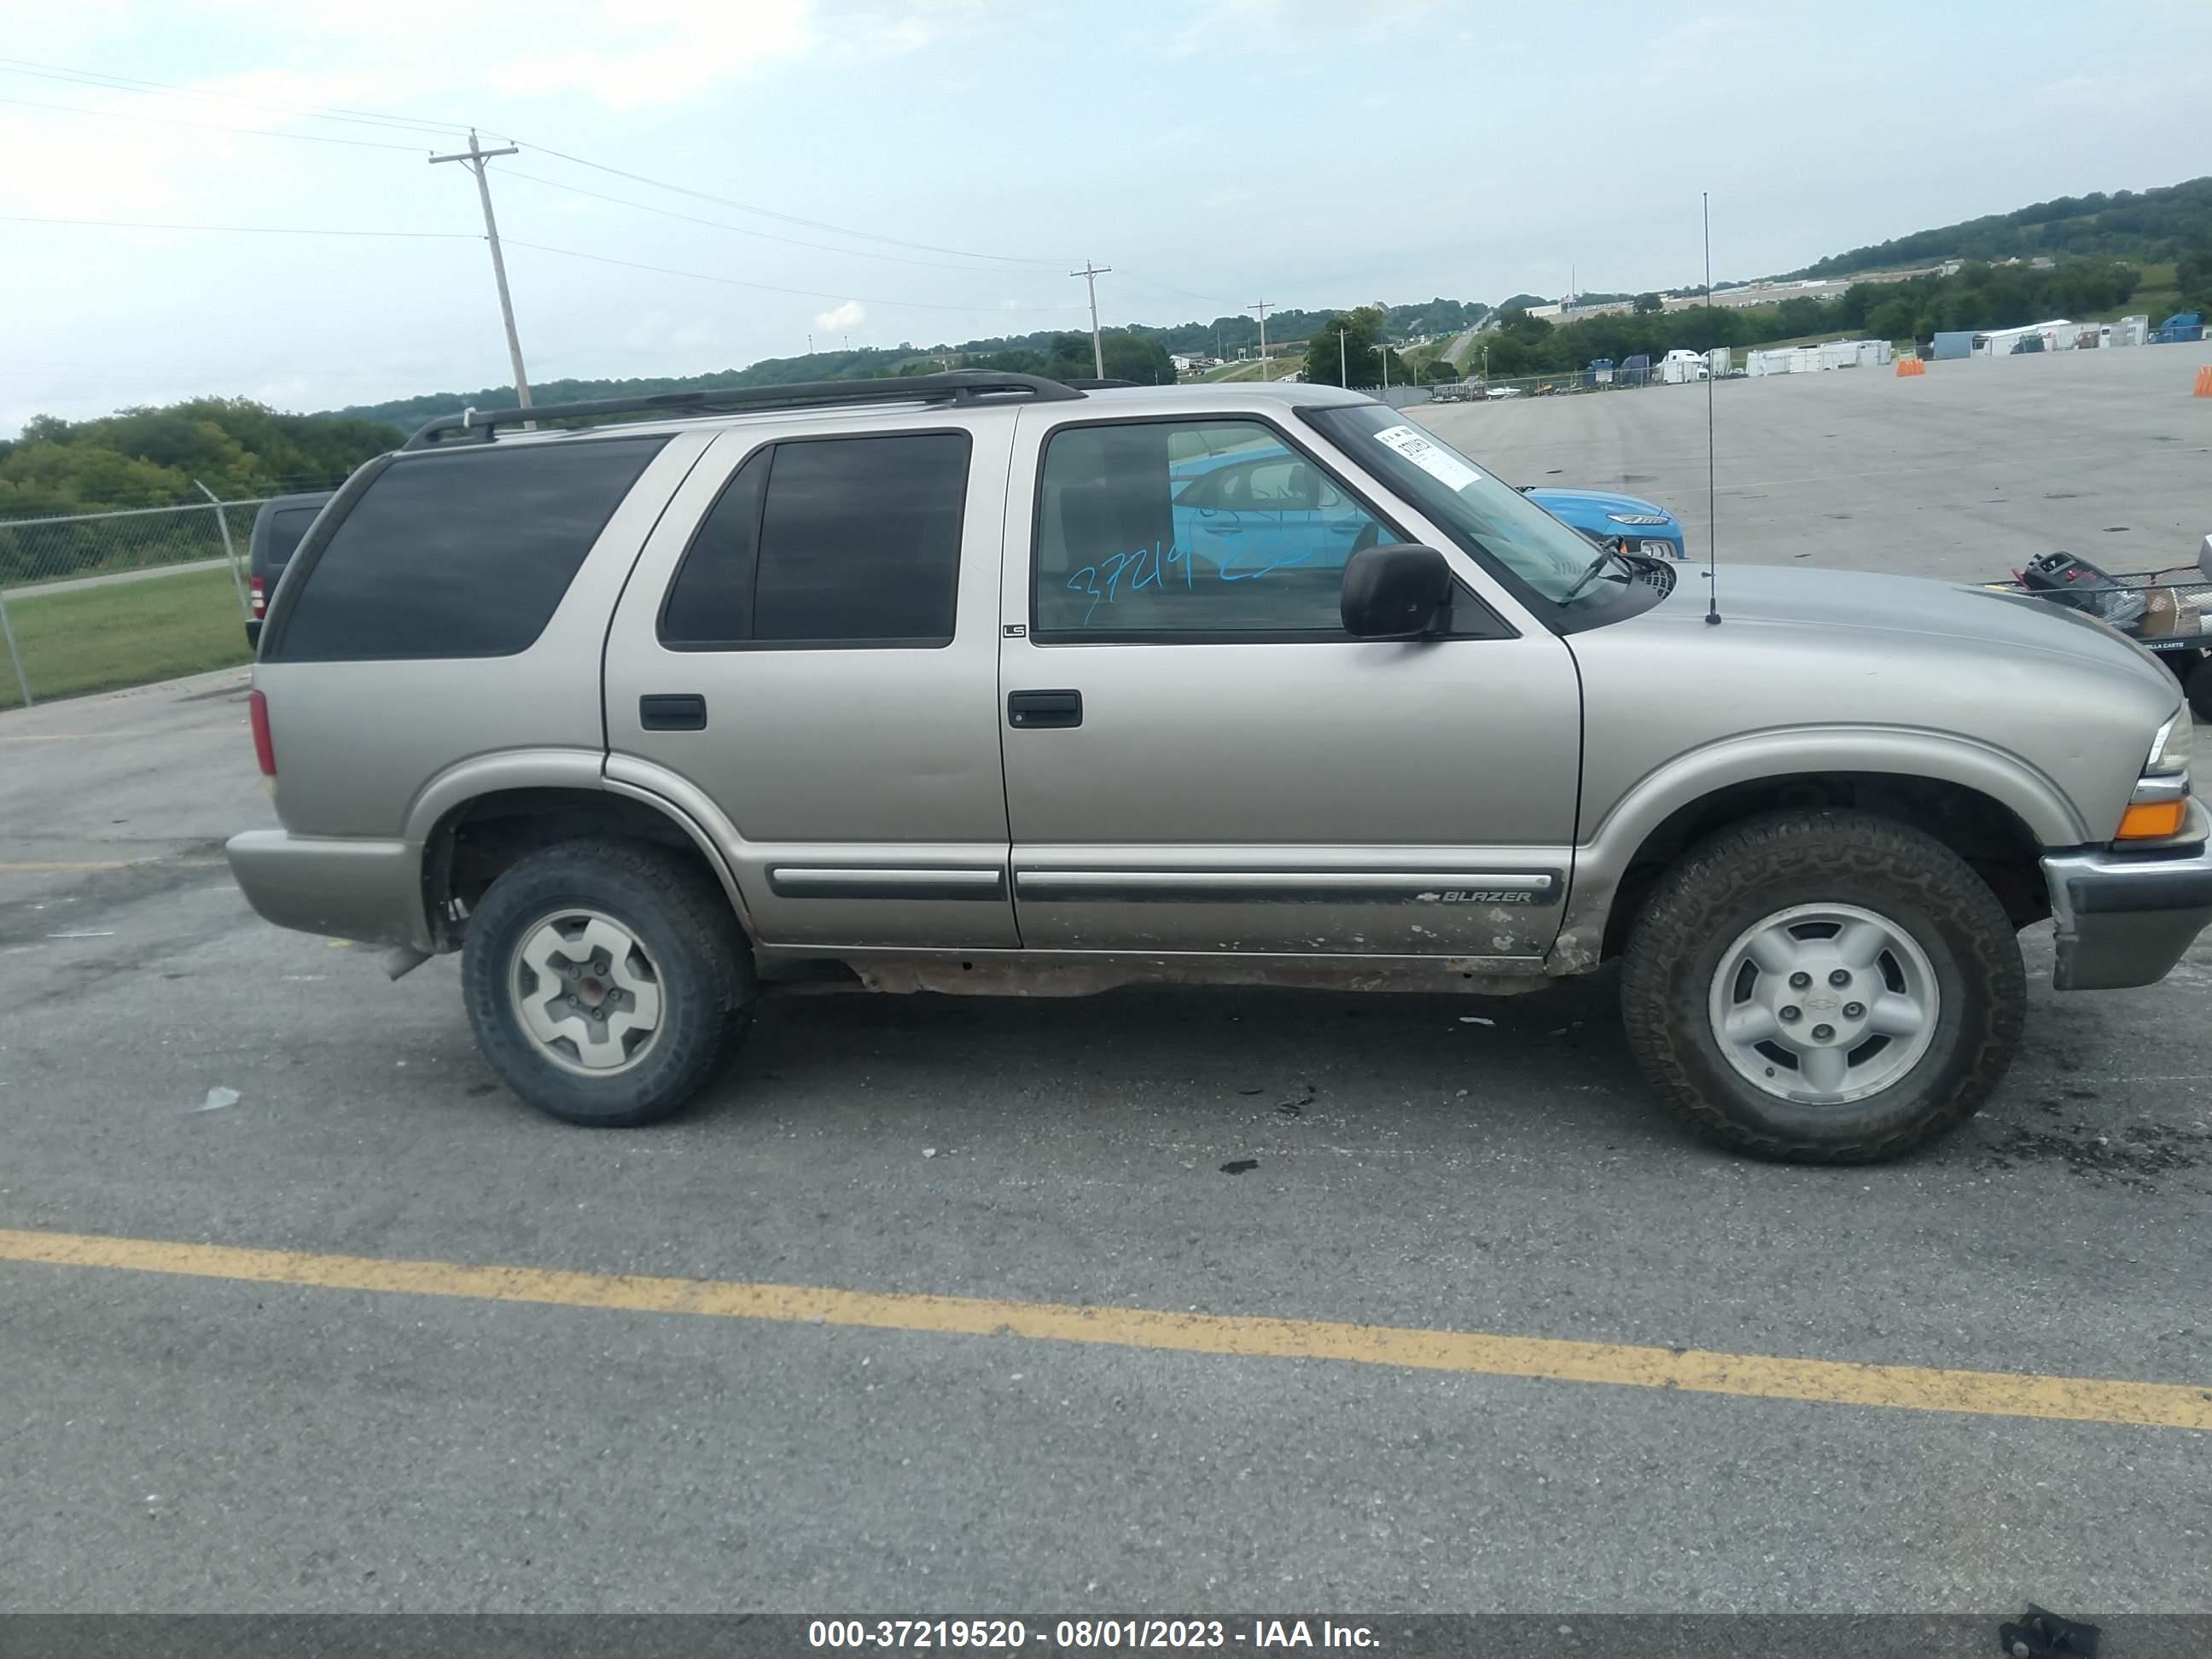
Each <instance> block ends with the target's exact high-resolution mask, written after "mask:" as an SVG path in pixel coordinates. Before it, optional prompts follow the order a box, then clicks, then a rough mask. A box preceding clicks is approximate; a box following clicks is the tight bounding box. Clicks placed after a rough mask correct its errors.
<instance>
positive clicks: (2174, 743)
mask: <svg viewBox="0 0 2212 1659" xmlns="http://www.w3.org/2000/svg"><path fill="white" fill-rule="evenodd" d="M2195 730H2196V726H2195V723H2194V722H2193V721H2191V720H2190V718H2189V705H2188V704H2186V703H2184V704H2183V705H2182V706H2181V707H2180V708H2178V709H2176V710H2175V711H2174V714H2173V718H2172V720H2168V721H2166V724H2165V725H2163V726H2160V727H2159V728H2158V736H2157V737H2156V738H2154V739H2153V740H2152V743H2151V745H2150V759H2149V761H2148V763H2145V765H2144V767H2143V775H2144V776H2145V777H2171V776H2172V775H2175V774H2177V773H2179V774H2183V775H2186V774H2187V772H2188V770H2189V744H2190V734H2191V732H2194V731H2195Z"/></svg>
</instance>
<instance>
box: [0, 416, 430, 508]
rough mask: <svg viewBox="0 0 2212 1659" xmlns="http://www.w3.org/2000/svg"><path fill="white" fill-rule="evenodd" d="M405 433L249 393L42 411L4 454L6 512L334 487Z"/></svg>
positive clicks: (1, 477)
mask: <svg viewBox="0 0 2212 1659" xmlns="http://www.w3.org/2000/svg"><path fill="white" fill-rule="evenodd" d="M403 439H404V434H403V433H401V432H400V431H399V430H398V428H394V427H391V426H386V425H384V424H382V423H381V422H373V421H362V420H356V419H352V418H350V417H347V416H321V415H318V416H307V415H280V414H278V413H277V412H276V410H271V409H267V408H264V407H263V406H262V405H261V404H256V403H252V402H249V401H248V400H246V399H245V398H193V399H191V401H190V402H187V403H181V404H171V405H170V406H168V407H167V408H165V409H126V410H121V411H119V412H118V413H117V414H114V415H111V416H106V417H105V418H103V419H100V420H94V421H76V422H71V421H62V420H57V419H56V418H54V417H53V416H46V415H41V416H33V418H32V419H31V420H30V421H28V422H25V424H24V427H23V435H22V436H21V439H20V440H19V441H16V442H15V444H14V445H13V446H12V447H11V448H10V449H9V451H8V452H7V453H6V454H5V456H4V458H0V509H4V510H6V511H8V512H11V513H17V514H23V513H75V512H90V511H96V510H98V509H100V508H103V507H160V506H165V505H167V504H169V503H171V502H179V501H197V500H199V499H200V496H199V493H198V491H197V490H196V489H194V488H193V481H194V480H195V479H197V480H199V481H201V482H203V483H205V484H206V485H207V486H208V488H209V489H212V490H214V491H216V493H217V494H218V495H224V496H227V497H229V498H232V499H239V498H243V497H250V496H254V495H275V494H278V493H281V492H283V491H284V490H288V489H323V488H328V487H330V486H331V485H333V484H335V483H337V482H338V481H340V480H341V479H343V477H345V475H346V474H347V473H349V472H350V471H353V469H354V468H355V467H356V466H358V465H361V463H362V462H363V461H365V460H367V459H368V458H369V457H370V456H372V455H375V454H378V453H381V452H383V451H385V450H387V449H393V448H397V447H398V445H399V444H400V442H401V441H403Z"/></svg>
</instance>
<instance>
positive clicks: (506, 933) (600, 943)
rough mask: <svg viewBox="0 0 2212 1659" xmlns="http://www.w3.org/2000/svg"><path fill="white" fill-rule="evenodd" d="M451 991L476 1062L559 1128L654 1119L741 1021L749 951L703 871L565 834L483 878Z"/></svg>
mask: <svg viewBox="0 0 2212 1659" xmlns="http://www.w3.org/2000/svg"><path fill="white" fill-rule="evenodd" d="M461 985H462V990H463V994H464V995H465V998H466V1000H467V1002H468V1010H469V1019H470V1023H471V1024H472V1025H474V1026H475V1028H476V1034H477V1044H478V1046H479V1047H480V1048H483V1054H484V1058H485V1059H486V1060H489V1061H490V1062H491V1064H492V1067H493V1069H494V1070H495V1071H497V1072H498V1073H499V1074H500V1076H501V1078H502V1079H505V1080H506V1083H507V1087H509V1088H510V1089H512V1090H513V1091H514V1092H515V1093H516V1094H518V1095H520V1096H521V1097H523V1098H524V1099H525V1100H526V1101H528V1102H529V1103H531V1104H532V1105H533V1106H535V1107H537V1108H538V1109H539V1110H541V1111H543V1112H545V1113H547V1114H549V1115H551V1116H554V1117H557V1118H560V1119H561V1120H562V1121H565V1122H568V1123H579V1124H585V1125H588V1126H590V1127H604V1128H617V1127H631V1126H633V1125H636V1124H642V1123H651V1122H653V1121H657V1120H659V1119H660V1118H664V1117H666V1116H668V1115H671V1113H673V1112H675V1111H677V1110H678V1109H680V1108H682V1107H683V1106H684V1103H686V1102H687V1101H689V1100H690V1098H691V1097H693V1096H694V1095H695V1094H696V1093H697V1092H698V1091H699V1090H700V1089H701V1088H702V1086H703V1085H705V1084H706V1083H707V1081H708V1079H710V1078H712V1077H713V1076H714V1073H715V1071H716V1070H717V1069H718V1068H719V1067H720V1065H721V1063H722V1061H723V1060H725V1059H726V1057H727V1055H728V1054H729V1053H730V1051H731V1048H732V1045H733V1044H734V1042H735V1041H736V1039H737V1037H738V1036H739V1035H740V1034H741V1033H742V1031H743V1030H744V1014H745V1012H746V1011H747V1010H748V1009H749V1008H750V1005H751V1002H752V1000H753V997H754V994H755V991H756V983H755V980H754V975H753V969H752V958H751V954H750V951H748V950H747V949H746V947H745V943H744V938H743V936H742V934H741V933H739V931H738V927H737V923H736V920H735V918H734V917H732V915H731V913H730V907H729V903H728V901H727V900H726V899H725V898H724V896H723V895H722V891H721V889H720V887H719V886H717V885H716V884H715V883H714V880H713V879H712V878H710V877H708V875H707V873H706V872H704V871H702V870H700V869H698V868H697V867H696V866H694V865H692V864H690V863H689V862H687V861H686V860H683V859H680V858H678V857H677V856H676V855H675V854H671V853H670V852H669V851H667V850H666V849H665V848H659V847H654V846H651V845H648V844H647V843H645V842H629V841H615V840H590V841H574V842H563V843H562V844H560V845H558V846H555V847H549V848H545V849H544V850H543V851H541V852H538V853H533V854H531V855H530V856H529V857H527V858H526V859H523V860H521V861H520V862H519V863H518V864H516V865H514V866H513V867H512V868H511V869H509V870H507V872H505V873H504V874H502V875H501V877H500V878H499V879H498V880H497V881H495V882H494V883H493V884H491V889H490V890H489V892H487V893H486V894H485V895H484V897H483V903H482V904H481V905H479V906H478V907H477V912H476V915H474V916H473V917H472V918H471V921H470V923H469V936H468V941H467V944H466V945H465V947H464V949H463V952H462V957H461Z"/></svg>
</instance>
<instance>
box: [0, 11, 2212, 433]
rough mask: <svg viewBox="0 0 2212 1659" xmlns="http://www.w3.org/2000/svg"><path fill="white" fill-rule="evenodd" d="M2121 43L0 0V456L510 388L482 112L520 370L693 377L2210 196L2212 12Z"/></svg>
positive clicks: (1691, 278)
mask: <svg viewBox="0 0 2212 1659" xmlns="http://www.w3.org/2000/svg"><path fill="white" fill-rule="evenodd" d="M2125 15H2126V18H2127V23H2126V26H2125V27H2121V26H2120V25H2118V23H2117V22H2115V21H2105V20H2103V19H2101V18H2100V15H2099V14H2097V13H2096V11H2095V10H2094V9H2087V10H2085V9H2082V8H2081V7H2079V6H2078V5H2063V6H2061V5H2042V4H2036V3H2027V0H1948V3H1946V4H1943V5H1941V6H1930V5H1927V4H1925V3H1910V4H1896V5H1891V4H1884V3H1856V4H1852V5H1850V6H1847V7H1846V6H1836V5H1828V4H1814V3H1810V0H1766V3H1764V4H1747V5H1741V6H1735V7H1733V8H1727V9H1716V8H1715V7H1714V6H1713V5H1712V4H1711V3H1707V4H1704V5H1695V4H1693V5H1671V4H1667V3H1663V0H1648V3H1632V4H1573V3H1561V4H1553V5H1544V6H1531V5H1527V4H1512V5H1505V4H1501V3H1492V0H1064V3H1053V0H529V3H526V4H516V3H508V0H471V3H466V4H461V3H455V0H67V3H61V0H0V155H6V156H8V157H9V165H8V166H7V167H5V168H4V169H0V435H12V434H13V433H15V431H16V430H17V429H19V428H20V427H21V424H22V422H24V421H25V420H26V419H27V418H28V417H30V416H33V415H34V414H40V413H46V414H52V415H58V416H64V417H67V418H70V419H82V418H85V417H88V416H97V415H100V414H104V413H106V412H108V411H109V410H113V409H116V408H118V407H125V406H129V405H133V404H158V403H165V402H171V401H174V400H176V399H178V398H186V397H193V396H199V395H205V394H216V395H222V396H226V397H240V396H242V397H250V398H256V399H258V400H260V401H262V402H264V403H267V404H272V405H274V406H276V407H277V408H280V409H290V410H319V409H327V408H333V407H338V406H342V405H344V404H356V403H365V402H371V401H374V400H377V399H380V398H391V397H404V396H410V395H413V394H416V393H422V392H435V391H443V390H451V391H469V390H475V389H477V388H479V387H483V386H492V385H498V384H501V383H504V382H506V381H507V380H508V379H509V371H508V368H507V349H506V341H505V337H504V335H503V333H502V331H501V324H500V318H499V311H498V304H497V298H496V293H495V289H494V285H493V281H492V274H491V266H490V260H489V252H488V250H487V247H486V246H485V243H484V241H483V222H482V216H481V212H480V210H479V207H478V204H477V191H476V189H475V186H474V182H473V180H472V179H471V178H470V176H469V173H468V172H467V170H466V169H465V167H460V166H455V165H449V166H438V167H433V166H431V165H428V157H429V156H430V155H432V154H433V153H444V152H447V151H451V150H453V149H459V148H464V147H465V144H466V142H467V130H468V128H469V127H470V126H471V125H474V126H476V127H477V128H478V129H479V130H480V131H481V132H482V133H483V142H484V143H485V144H486V145H487V146H491V145H493V144H495V143H498V144H501V145H503V144H505V143H515V144H518V145H520V154H519V155H512V156H504V157H501V158H499V159H498V160H496V161H494V162H492V163H491V167H490V171H491V184H492V190H493V195H494V203H495V209H496V211H497V214H498V217H499V225H500V230H501V237H502V240H504V242H505V244H506V254H507V266H508V276H509V279H510V283H511V287H512V289H513V300H514V308H515V312H516V317H517V322H518V325H519V330H520V337H521V343H522V348H523V352H524V356H525V359H526V366H527V368H528V371H529V374H530V375H531V377H532V380H552V379H556V378H558V377H560V376H563V375H588V376H594V377H597V376H625V375H635V374H696V373H702V372H706V371H709V370H714V369H720V368H736V367H739V366H742V365H744V364H745V363H749V362H754V361H756V360H757V359H759V358H762V357H765V356H791V355H795V354H797V353H799V352H802V351H804V350H805V349H807V346H808V342H809V337H810V335H811V338H812V343H813V344H814V345H815V346H816V347H817V348H829V347H834V346H841V345H842V344H844V343H847V342H848V341H849V342H850V343H851V344H853V345H854V346H859V345H864V344H866V345H880V346H895V345H897V344H899V343H902V342H911V343H914V344H915V345H917V346H927V345H932V344H936V343H954V342H958V341H962V340H967V339H971V338H976V337H986V336H991V335H996V334H1001V333H1024V332H1028V331H1030V330H1033V329H1039V328H1071V329H1072V328H1081V327H1084V326H1085V325H1087V322H1088V313H1087V310H1086V307H1085V284H1084V282H1083V280H1082V279H1081V278H1080V277H1076V276H1071V275H1070V274H1069V273H1070V272H1071V271H1072V270H1073V269H1074V268H1075V267H1077V266H1079V265H1081V264H1085V262H1091V261H1095V262H1096V263H1097V264H1100V265H1103V266H1108V267H1110V268H1111V269H1110V270H1109V274H1107V275H1105V276H1101V277H1099V278H1098V307H1099V312H1100V316H1101V319H1102V320H1103V322H1105V323H1107V324H1109V325H1111V324H1117V323H1128V322H1136V323H1147V324H1168V323H1176V322H1182V321H1187V320H1189V319H1194V318H1199V319H1209V320H1210V319H1212V318H1214V317H1216V316H1218V315H1221V314H1224V313H1231V312H1234V311H1236V310H1237V309H1239V308H1240V307H1249V306H1250V305H1252V304H1253V303H1254V302H1255V301H1261V300H1266V301H1270V302H1272V303H1273V304H1275V305H1283V306H1292V307H1337V306H1345V305H1353V304H1359V303H1364V302H1367V301H1377V300H1380V301H1389V302H1393V303H1396V302H1401V301H1414V300H1421V299H1426V298H1429V297H1431V296H1432V295H1443V296H1446V297H1449V298H1453V299H1463V300H1484V301H1492V302H1495V301H1498V300H1501V299H1503V298H1504V297H1506V296H1507V295H1511V294H1515V293H1518V292H1529V293H1534V294H1539V295H1547V296H1552V295H1557V294H1559V293H1560V292H1561V291H1563V290H1564V289H1565V288H1566V286H1567V284H1568V282H1569V279H1570V272H1571V271H1572V272H1573V274H1574V276H1575V277H1576V278H1577V280H1578V282H1579V285H1580V286H1581V288H1583V289H1585V290H1623V291H1639V290H1642V289H1653V288H1662V287H1680V286H1683V285H1686V284H1688V283H1694V282H1696V281H1698V280H1699V272H1700V258H1701V255H1700V247H1699V191H1710V192H1711V198H1712V237H1713V261H1714V272H1715V276H1717V278H1718V279H1720V280H1723V281H1725V280H1729V279H1731V278H1747V277H1752V276H1760V275H1765V274H1768V273H1771V272H1775V271H1780V270H1790V269H1793V268H1796V267H1797V266H1801V265H1803V264H1808V263H1810V262H1811V261H1812V260H1814V259H1816V258H1820V257H1821V256H1823V255H1825V254H1828V253H1833V252H1840V251H1842V250H1844V249H1845V248H1849V247H1852V246H1859V245H1861V244H1863V243H1867V242H1871V241H1878V240H1882V239H1884V238H1886V237H1890V236H1895V235H1899V234H1905V233H1906V232H1910V231H1912V230H1916V229H1919V228H1924V227H1927V226H1931V225H1938V224H1944V223H1948V222H1952V221H1954V220H1957V219H1961V218H1966V217H1971V216H1975V215H1978V214H1983V213H1990V212H2002V211H2005V210H2010V209H2012V208H2015V207H2019V206H2022V205H2024V204H2027V203H2029V202H2033V201H2039V200H2044V199H2046V198H2048V197H2054V196H2061V195H2075V194H2081V193H2084V192H2087V191H2094V190H2105V191H2112V190H2118V189H2142V188H2145V187H2148V186H2150V185H2162V184H2172V183H2174V182H2176V181H2177V180H2179V179H2185V178H2191V177H2194V176H2197V175H2199V174H2202V173H2206V172H2208V171H2212V161H2208V155H2212V152H2208V151H2207V149H2205V146H2204V136H2203V122H2202V120H2201V119H2200V118H2198V116H2197V112H2201V111H2202V110H2203V109H2204V108H2206V107H2207V106H2208V104H2212V5H2208V4H2206V3H2203V0H2171V3H2165V0H2139V3H2137V4H2136V5H2135V6H2132V7H2130V9H2128V11H2127V13H2126V14H2125ZM88 82H90V83H93V84H88ZM139 83H158V85H151V84H139ZM131 88H135V89H131ZM493 135H497V137H496V138H495V137H493ZM54 221H73V222H68V223H58V222H54ZM86 221H99V222H100V223H89V222H86ZM185 226H189V227H220V228H190V229H186V228H166V227H185ZM148 227H163V228H148ZM304 231H314V232H318V233H336V232H345V233H349V234H313V235H310V234H296V233H300V232H304ZM361 233H374V234H361ZM401 233H404V234H401ZM645 267H658V269H646V268H645Z"/></svg>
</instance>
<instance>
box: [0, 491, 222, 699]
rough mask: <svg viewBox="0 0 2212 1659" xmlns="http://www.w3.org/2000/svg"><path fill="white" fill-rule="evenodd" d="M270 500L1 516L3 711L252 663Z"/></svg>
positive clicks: (0, 689) (0, 686)
mask: <svg viewBox="0 0 2212 1659" xmlns="http://www.w3.org/2000/svg"><path fill="white" fill-rule="evenodd" d="M261 505H262V503H261V501H260V500H258V499H256V500H252V501H213V500H210V501H207V502H205V503H203V504H194V505H189V506H176V507H140V508H135V509H132V510H130V511H125V512H117V513H79V514H72V515H68V516H55V515H46V516H39V517H28V518H15V519H0V648H4V650H5V653H6V655H7V662H6V664H5V665H3V666H0V708H20V707H21V706H23V705H25V704H27V703H31V702H43V701H45V700H46V699H47V698H51V697H64V696H76V695H80V694H82V693H85V692H88V691H105V690H112V689H114V688H116V687H118V686H125V685H142V684H146V683H147V682H149V681H151V680H161V679H170V678H175V677H176V676H178V675H180V674H195V673H200V672H203V671H206V670H208V669H212V668H227V667H229V666H231V665H234V664H236V663H242V662H244V661H246V659H248V658H250V657H251V656H252V649H251V648H250V647H248V646H247V644H246V627H245V623H246V614H247V602H246V544H247V541H248V538H250V537H251V535H252V530H253V518H254V514H255V513H257V512H258V511H259V509H260V507H261Z"/></svg>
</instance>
